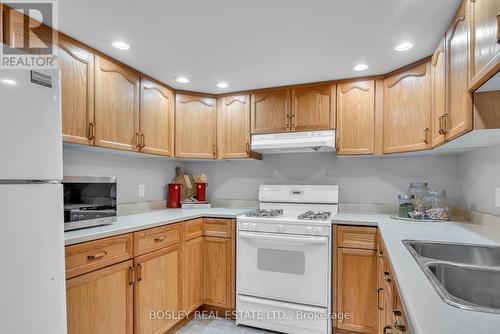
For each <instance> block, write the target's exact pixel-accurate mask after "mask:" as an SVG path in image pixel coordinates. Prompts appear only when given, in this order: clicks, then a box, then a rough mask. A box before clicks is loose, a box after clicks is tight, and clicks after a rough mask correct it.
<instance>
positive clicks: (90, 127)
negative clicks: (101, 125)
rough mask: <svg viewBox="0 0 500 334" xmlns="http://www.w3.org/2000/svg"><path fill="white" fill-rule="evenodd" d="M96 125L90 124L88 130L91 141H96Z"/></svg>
mask: <svg viewBox="0 0 500 334" xmlns="http://www.w3.org/2000/svg"><path fill="white" fill-rule="evenodd" d="M94 137H95V136H94V123H89V130H88V133H87V138H88V139H89V140H92V139H94Z"/></svg>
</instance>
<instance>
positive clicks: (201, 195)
mask: <svg viewBox="0 0 500 334" xmlns="http://www.w3.org/2000/svg"><path fill="white" fill-rule="evenodd" d="M195 186H196V199H197V200H198V202H205V201H206V198H205V189H207V183H196V184H195Z"/></svg>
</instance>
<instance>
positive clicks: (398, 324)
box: [394, 322, 406, 332]
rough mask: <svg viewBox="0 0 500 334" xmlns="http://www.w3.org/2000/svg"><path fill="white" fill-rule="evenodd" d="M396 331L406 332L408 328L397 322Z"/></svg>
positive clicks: (395, 324)
mask: <svg viewBox="0 0 500 334" xmlns="http://www.w3.org/2000/svg"><path fill="white" fill-rule="evenodd" d="M394 329H397V330H398V331H400V332H406V326H405V325H401V324H400V323H397V322H395V323H394Z"/></svg>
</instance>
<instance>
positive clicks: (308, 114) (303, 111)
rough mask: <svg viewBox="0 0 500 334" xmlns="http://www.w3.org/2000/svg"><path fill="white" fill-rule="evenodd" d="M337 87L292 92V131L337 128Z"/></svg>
mask: <svg viewBox="0 0 500 334" xmlns="http://www.w3.org/2000/svg"><path fill="white" fill-rule="evenodd" d="M335 107H336V106H335V85H321V86H311V87H301V88H295V89H293V90H292V116H291V124H290V128H291V130H292V131H309V130H325V129H333V128H335Z"/></svg>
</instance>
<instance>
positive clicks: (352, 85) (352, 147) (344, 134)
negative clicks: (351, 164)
mask: <svg viewBox="0 0 500 334" xmlns="http://www.w3.org/2000/svg"><path fill="white" fill-rule="evenodd" d="M336 147H337V154H340V155H350V154H373V153H374V150H375V82H374V81H357V82H349V83H344V84H339V85H337V145H336Z"/></svg>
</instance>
